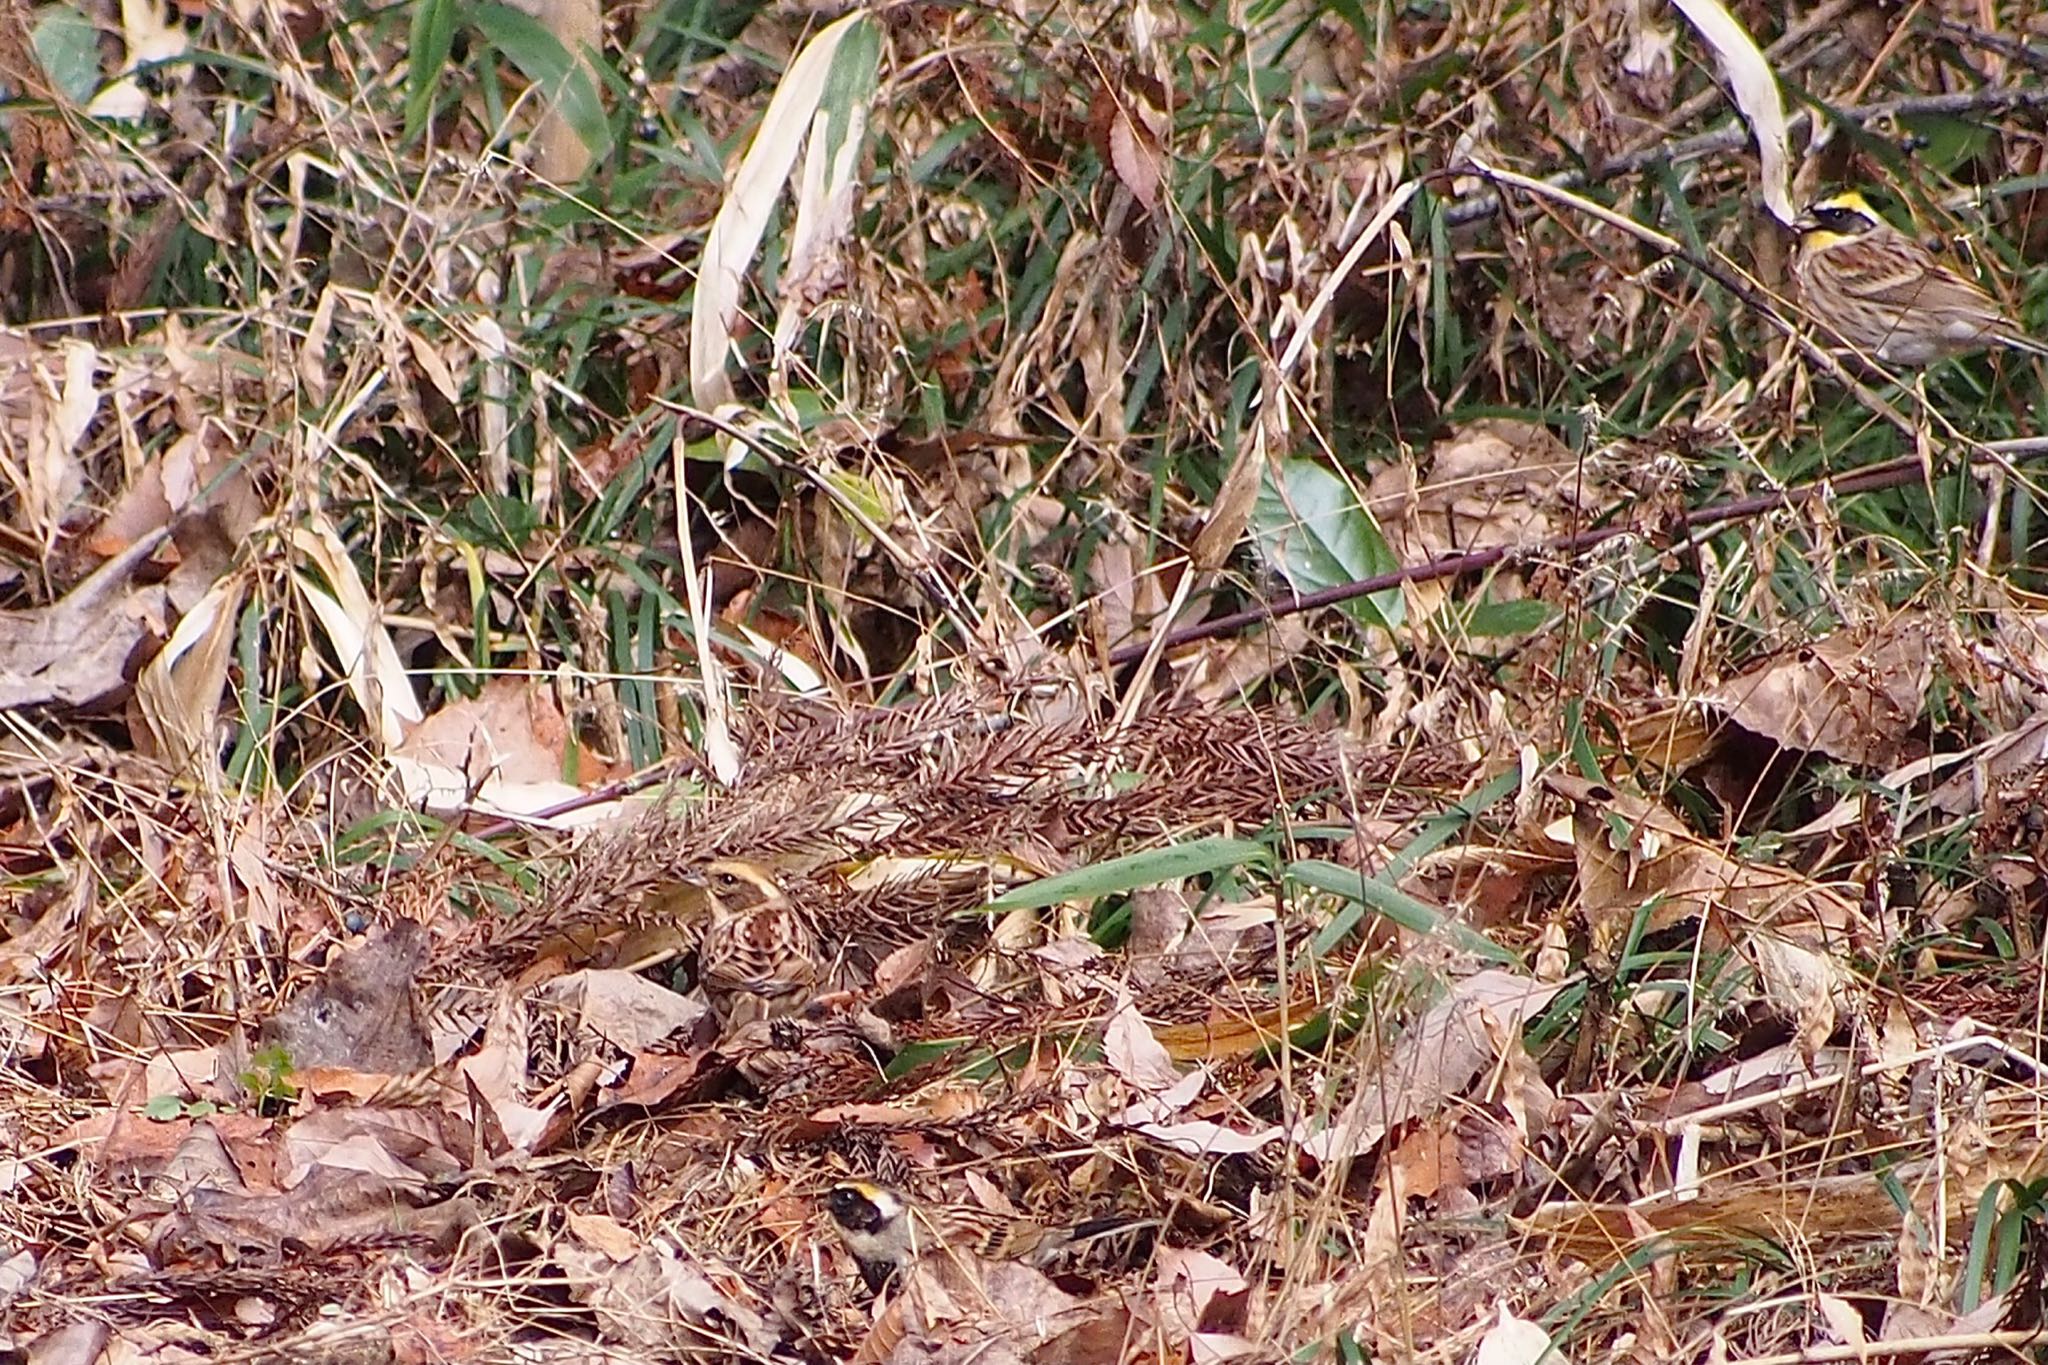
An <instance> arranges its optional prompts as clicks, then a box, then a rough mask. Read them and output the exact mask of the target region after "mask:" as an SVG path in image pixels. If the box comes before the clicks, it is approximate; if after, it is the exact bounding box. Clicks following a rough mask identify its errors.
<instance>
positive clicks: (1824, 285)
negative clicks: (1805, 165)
mask: <svg viewBox="0 0 2048 1365" xmlns="http://www.w3.org/2000/svg"><path fill="white" fill-rule="evenodd" d="M1792 227H1793V230H1794V231H1795V232H1797V233H1798V234H1799V254H1798V256H1797V257H1796V258H1795V259H1794V261H1793V265H1792V271H1793V275H1794V277H1795V278H1797V280H1798V281H1799V291H1800V296H1801V298H1802V299H1803V300H1804V301H1805V304H1806V307H1807V309H1808V311H1809V312H1811V313H1812V314H1813V316H1814V317H1815V318H1816V319H1818V320H1819V321H1820V322H1821V323H1822V324H1823V325H1824V326H1826V327H1827V328H1828V329H1829V330H1830V331H1831V332H1832V333H1834V334H1835V335H1836V336H1839V337H1840V338H1841V339H1842V340H1843V341H1846V342H1848V343H1849V344H1850V345H1851V346H1854V347H1855V348H1856V349H1857V350H1859V351H1863V352H1866V353H1867V354H1869V355H1873V356H1876V357H1877V358H1878V359H1879V360H1882V361H1884V362H1886V363H1887V364H1892V365H1905V366H1911V367H1915V368H1918V367H1920V366H1924V365H1929V364H1932V363H1933V362H1934V361H1937V360H1940V359H1942V358H1943V357H1945V356H1952V355H1960V354H1961V353H1963V352H1965V351H1976V350H1982V349H1983V348H1985V347H1987V346H2011V347H2014V348H2016V349H2018V350H2022V351H2030V352H2032V353H2033V354H2035V355H2048V345H2044V344H2043V343H2042V342H2040V341H2037V340H2035V339H2034V338H2033V337H2031V336H2028V335H2027V334H2026V333H2025V332H2024V331H2022V330H2021V329H2020V326H2019V324H2018V323H2016V322H2014V321H2013V319H2012V318H2011V317H2010V316H2008V315H2007V314H2006V312H2005V310H2004V309H2003V308H2001V307H2000V306H1999V304H1998V302H1997V301H1996V300H1995V299H1993V298H1992V297H1991V295H1990V294H1988V293H1986V292H1985V291H1984V289H1983V288H1982V287H1981V286H1979V285H1978V284H1977V282H1976V281H1974V280H1971V279H1967V278H1965V277H1964V276H1963V275H1961V274H1958V273H1957V272H1956V271H1955V269H1953V268H1952V267H1951V266H1949V265H1948V264H1947V263H1945V262H1944V261H1942V260H1941V259H1940V258H1939V257H1937V256H1936V255H1935V254H1934V253H1933V252H1932V251H1929V250H1928V249H1927V248H1926V247H1924V246H1922V245H1921V244H1920V243H1919V242H1917V241H1915V240H1914V239H1913V238H1912V237H1909V236H1907V235H1906V234H1905V233H1903V232H1900V231H1899V230H1898V229H1897V228H1894V227H1893V226H1892V225H1891V224H1889V223H1887V222H1885V220H1884V219H1882V218H1880V217H1879V216H1878V215H1877V211H1876V210H1875V209H1873V208H1871V207H1870V204H1869V203H1868V201H1866V200H1865V199H1864V198H1863V196H1862V195H1860V194H1857V193H1856V192H1854V191H1853V190H1852V191H1850V192H1848V193H1845V194H1837V195H1832V196H1830V197H1828V198H1826V199H1821V200H1817V201H1816V202H1815V203H1814V204H1813V205H1812V206H1811V207H1810V208H1808V209H1807V211H1806V212H1805V213H1804V214H1803V215H1801V216H1800V218H1799V219H1798V221H1796V222H1795V223H1794V224H1793V225H1792Z"/></svg>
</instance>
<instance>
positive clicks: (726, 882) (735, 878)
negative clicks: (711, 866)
mask: <svg viewBox="0 0 2048 1365" xmlns="http://www.w3.org/2000/svg"><path fill="white" fill-rule="evenodd" d="M714 880H716V881H717V883H718V886H719V889H720V890H722V891H730V890H732V889H733V888H734V887H735V886H738V885H739V884H740V878H739V874H738V873H737V872H721V873H719V874H718V876H717V877H716V878H715V879H714Z"/></svg>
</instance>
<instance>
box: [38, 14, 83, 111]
mask: <svg viewBox="0 0 2048 1365" xmlns="http://www.w3.org/2000/svg"><path fill="white" fill-rule="evenodd" d="M31 41H32V42H34V44H35V49H36V60H37V61H39V62H41V63H42V65H43V73H44V74H45V75H47V76H48V77H49V78H50V84H52V85H54V86H56V87H57V89H58V91H59V92H60V93H61V94H62V95H63V96H64V98H66V99H68V100H70V101H71V102H72V103H73V104H81V105H83V104H90V103H92V97H93V95H94V93H95V92H96V91H98V89H99V87H100V48H99V35H98V34H96V33H95V32H93V27H92V20H90V19H88V18H86V17H85V16H84V15H83V14H80V13H79V12H78V11H77V10H75V9H73V8H72V7H71V6H69V5H51V6H48V7H47V8H45V9H44V10H43V11H42V12H41V14H40V15H39V16H38V17H37V19H36V24H35V30H34V32H33V33H32V34H31Z"/></svg>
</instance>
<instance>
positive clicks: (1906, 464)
mask: <svg viewBox="0 0 2048 1365" xmlns="http://www.w3.org/2000/svg"><path fill="white" fill-rule="evenodd" d="M1982 449H1983V451H1984V453H1983V454H1981V455H1974V456H1972V457H1971V460H1972V463H1975V462H1976V461H1977V460H1980V459H1981V460H1983V461H1985V462H1987V463H1997V462H1998V461H2000V460H2012V459H2015V458H2017V459H2021V460H2033V459H2041V458H2044V457H2048V438H2030V439H2027V440H2021V441H1997V442H1990V443H1987V444H1986V445H1985V446H1984V447H1983V448H1982ZM1921 477H1922V475H1921V464H1920V460H1919V459H1918V457H1916V456H1903V457H1901V458H1899V459H1896V460H1887V461H1885V462H1884V463H1882V464H1874V465H1870V466H1869V467H1867V468H1864V469H1859V470H1856V471H1854V472H1852V473H1848V474H1842V475H1837V476H1831V477H1829V478H1824V479H1816V480H1814V481H1813V482H1811V483H1804V484H1800V485H1798V486H1796V487H1793V488H1784V489H1778V490H1775V491H1773V492H1769V493H1759V494H1757V495H1756V496H1754V497H1748V498H1734V499H1731V500H1729V501H1727V502H1717V503H1710V504H1709V505H1707V506H1705V507H1699V508H1695V509H1694V510H1692V511H1690V512H1687V513H1686V514H1685V515H1684V516H1682V517H1679V518H1678V519H1677V520H1676V521H1675V522H1673V523H1672V524H1671V526H1670V527H1669V529H1670V530H1671V531H1672V532H1673V533H1681V532H1682V533H1687V534H1690V533H1692V532H1695V531H1699V530H1703V529H1706V528H1710V527H1711V528H1719V527H1721V526H1723V525H1725V524H1727V523H1730V522H1736V521H1747V520H1749V519H1751V518H1753V517H1758V516H1761V515H1763V514H1764V513H1766V512H1774V511H1777V510H1779V509H1781V508H1785V507H1800V506H1804V505H1805V504H1806V503H1808V502H1811V501H1813V500H1814V499H1815V498H1826V497H1842V496H1846V495H1849V494H1854V493H1874V492H1877V491H1879V490H1881V489H1886V488H1901V487H1904V486H1905V485H1907V484H1911V483H1915V482H1918V481H1919V480H1920V478H1921ZM1636 534H1639V532H1638V531H1637V530H1636V528H1634V527H1630V526H1599V527H1595V528H1594V529H1592V530H1590V531H1575V532H1573V533H1571V534H1570V535H1562V536H1552V537H1550V538H1549V539H1547V540H1542V541H1539V542H1537V543H1536V544H1534V545H1526V546H1524V545H1492V546H1488V547H1486V548H1484V549H1480V550H1471V551H1468V552H1466V553H1464V554H1456V555H1445V556H1443V557H1442V558H1440V559H1434V560H1431V561H1430V562H1429V563H1427V564H1412V565H1409V566H1407V567H1405V568H1400V569H1395V570H1392V571H1390V572H1387V573H1382V574H1374V575H1373V576H1372V577H1370V578H1358V579H1353V580H1352V581H1350V582H1348V583H1337V584H1333V585H1331V586H1330V587H1327V588H1319V589H1317V590H1316V591H1315V592H1310V593H1301V594H1298V595H1296V596H1294V597H1288V598H1276V599H1272V600H1269V601H1266V602H1262V603H1260V604H1259V605H1258V606H1255V607H1247V608H1246V609H1245V610H1243V611H1235V612H1231V613H1230V614H1229V615H1227V616H1217V617H1213V618H1211V619H1210V620H1207V621H1202V622H1199V623H1197V624H1195V625H1192V626H1186V627H1183V628H1182V629H1180V630H1175V631H1171V632H1169V633H1168V634H1167V637H1166V643H1165V645H1164V648H1167V649H1174V648H1177V647H1179V646H1181V645H1187V644H1193V643H1195V642H1196V641H1198V640H1213V639H1215V638H1217V637H1218V636H1223V635H1230V634H1232V633H1234V632H1236V631H1239V630H1242V629H1243V628H1245V627H1246V626H1253V625H1258V624H1261V623H1262V622H1266V621H1277V620H1279V619H1281V618H1282V617H1286V616H1293V615H1296V614H1298V613H1300V612H1304V611H1314V610H1317V609H1318V608H1321V607H1331V606H1336V605H1337V604H1339V603H1341V602H1349V601H1351V600H1353V599H1354V598H1359V597H1366V596H1369V595H1371V594H1373V593H1376V592H1385V591H1387V590H1388V589H1389V588H1398V587H1400V586H1402V585H1403V584H1406V583H1429V582H1434V581H1435V580H1437V579H1440V578H1461V577H1463V576H1464V575H1466V574H1470V573H1478V572H1481V571H1482V570H1485V569H1490V568H1492V567H1494V566H1495V565H1496V564H1500V563H1502V562H1504V561H1506V560H1508V559H1511V558H1516V559H1538V558H1544V557H1556V556H1567V557H1568V556H1573V555H1579V554H1583V553H1585V552H1586V551H1587V550H1590V549H1593V548H1595V547H1596V546H1599V545H1604V544H1606V543H1607V542H1608V541H1610V540H1614V539H1617V538H1619V537H1621V536H1628V535H1636ZM1153 643H1154V642H1153V641H1152V640H1150V639H1146V640H1139V641H1134V642H1133V643H1131V644H1128V645H1122V646H1119V647H1118V648H1116V649H1113V650H1111V651H1110V654H1109V662H1110V663H1111V664H1112V665H1116V666H1121V665H1123V664H1127V663H1130V662H1132V661H1133V660H1136V659H1138V658H1140V657H1142V656H1143V655H1144V653H1145V651H1146V650H1148V649H1150V648H1151V647H1152V645H1153Z"/></svg>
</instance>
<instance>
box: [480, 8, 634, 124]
mask: <svg viewBox="0 0 2048 1365" xmlns="http://www.w3.org/2000/svg"><path fill="white" fill-rule="evenodd" d="M472 20H473V22H474V23H475V24H476V28H477V31H478V32H479V33H481V34H483V36H484V40H485V41H486V42H488V43H489V44H490V45H491V46H492V47H494V48H496V49H497V50H498V51H500V52H502V53H504V54H505V55H506V56H507V57H509V58H511V60H512V64H513V65H514V66H516V67H518V68H519V71H520V74H521V75H523V76H525V77H526V79H528V80H529V81H532V82H533V83H534V85H535V86H537V87H538V88H539V91H540V93H541V94H542V95H544V96H546V97H547V98H548V99H550V100H552V101H555V107H556V109H557V110H558V111H559V112H560V113H561V115H562V118H563V120H564V121H566V122H567V123H568V125H569V127H570V128H572V129H574V130H575V133H576V136H577V137H578V138H579V139H581V140H582V143H583V145H584V146H585V147H586V148H588V149H589V151H590V155H591V157H592V159H594V160H595V159H602V158H604V157H605V156H607V155H609V154H610V152H611V149H612V129H611V123H610V122H609V121H608V120H607V119H606V118H605V113H604V101H603V100H602V99H601V98H599V96H598V93H597V83H596V82H595V81H593V80H592V79H591V77H590V69H589V68H588V67H586V66H585V65H584V64H583V63H582V62H580V61H578V60H577V59H576V56H575V54H573V53H571V52H570V51H569V49H567V48H565V47H563V46H562V41H561V39H559V38H557V37H555V35H554V34H552V33H550V32H548V31H547V29H546V28H544V27H542V26H541V24H540V22H539V21H538V20H535V19H533V18H532V17H530V16H528V15H525V14H521V13H520V12H519V11H518V10H516V9H513V8H512V7H511V6H509V5H497V4H485V5H478V6H477V7H476V9H475V11H474V12H473V14H472Z"/></svg>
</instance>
